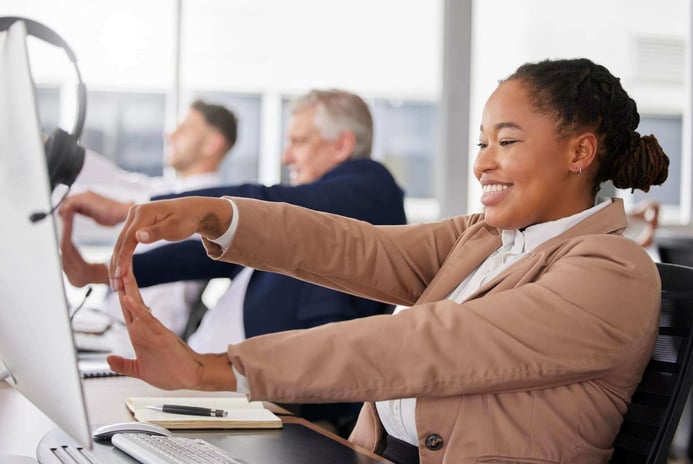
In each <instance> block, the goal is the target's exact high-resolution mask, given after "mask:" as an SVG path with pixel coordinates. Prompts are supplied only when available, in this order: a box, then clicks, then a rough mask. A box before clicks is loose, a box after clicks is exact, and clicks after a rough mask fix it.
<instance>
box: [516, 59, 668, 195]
mask: <svg viewBox="0 0 693 464" xmlns="http://www.w3.org/2000/svg"><path fill="white" fill-rule="evenodd" d="M506 80H519V81H521V82H523V83H524V84H525V85H527V87H528V89H529V95H530V99H531V100H532V102H533V105H534V106H535V109H536V110H538V111H539V112H540V113H542V114H546V115H550V116H551V117H555V118H556V119H557V120H558V121H559V122H558V131H559V134H561V135H569V134H573V133H576V132H578V131H585V130H588V131H593V132H594V133H595V135H596V136H597V138H598V140H599V148H598V150H597V163H598V165H597V172H596V175H595V178H594V184H593V186H592V190H593V193H594V194H596V193H597V191H598V190H599V186H600V184H601V183H602V182H605V181H608V180H611V181H612V182H613V184H614V186H616V187H617V188H630V189H632V190H634V189H636V188H637V189H640V190H642V191H644V192H647V191H648V190H649V189H650V186H652V185H661V184H662V183H663V182H664V181H665V180H666V178H667V174H668V170H669V158H668V157H667V155H666V154H665V153H664V151H663V150H662V147H661V146H660V145H659V142H658V141H657V139H656V138H655V136H654V135H646V136H641V135H640V134H639V133H638V132H637V131H636V129H637V127H638V124H639V123H640V115H639V114H638V109H637V105H636V104H635V101H634V100H633V99H632V98H630V97H629V96H628V94H627V93H626V91H625V90H624V89H623V87H622V86H621V82H620V80H619V78H617V77H614V76H613V75H612V74H611V73H610V72H609V70H607V69H606V68H605V67H604V66H602V65H599V64H595V63H593V62H592V61H590V60H588V59H586V58H581V59H570V60H545V61H541V62H538V63H527V64H524V65H522V66H520V67H519V68H518V69H517V71H515V72H514V73H513V74H512V75H511V76H510V77H508V78H507V79H506Z"/></svg>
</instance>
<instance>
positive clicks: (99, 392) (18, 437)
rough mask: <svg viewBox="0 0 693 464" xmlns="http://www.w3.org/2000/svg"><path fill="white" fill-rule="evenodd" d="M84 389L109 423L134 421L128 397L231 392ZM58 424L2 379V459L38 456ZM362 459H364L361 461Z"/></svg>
mask: <svg viewBox="0 0 693 464" xmlns="http://www.w3.org/2000/svg"><path fill="white" fill-rule="evenodd" d="M84 392H85V397H86V403H87V411H88V415H89V420H90V421H91V423H92V426H93V425H94V424H106V423H112V422H122V421H130V420H133V417H132V415H131V414H130V412H129V410H128V409H127V407H126V406H125V399H126V398H127V397H129V396H228V395H229V394H233V393H229V392H198V391H189V390H175V391H166V390H160V389H158V388H155V387H152V386H151V385H148V384H146V383H145V382H142V381H140V380H137V379H133V378H129V377H103V378H92V379H86V380H84ZM265 406H266V407H267V408H268V409H270V410H272V411H273V412H275V413H276V414H280V415H282V416H281V417H282V420H283V421H284V423H285V424H286V423H298V424H301V425H303V426H305V427H307V428H310V429H313V430H315V431H318V432H319V433H320V434H322V435H325V436H327V437H329V438H330V439H332V440H334V441H336V442H338V443H341V444H344V445H346V446H348V447H349V448H351V449H353V450H356V451H357V452H358V453H359V454H361V455H363V456H362V457H363V458H364V459H365V461H367V462H373V461H376V462H389V461H387V460H385V459H383V458H381V457H380V456H376V455H374V454H373V453H370V452H368V451H366V450H364V449H362V448H359V447H356V446H354V445H352V444H351V443H349V442H347V441H346V440H344V439H343V438H341V437H339V436H337V435H334V434H332V433H330V432H327V431H325V430H324V429H321V428H320V427H317V426H315V425H314V424H311V423H310V422H308V421H305V420H304V419H301V418H297V417H292V416H290V415H284V414H287V413H288V411H286V410H285V409H283V408H280V407H278V406H277V405H275V404H272V403H265ZM54 429H56V425H55V424H54V423H53V421H51V420H50V419H48V418H47V417H46V416H45V415H44V414H43V413H42V412H41V411H39V410H38V409H37V408H36V407H35V406H34V405H33V404H31V403H30V402H29V401H28V400H27V399H26V398H24V396H22V395H21V394H20V393H19V392H17V391H16V390H15V389H14V388H13V387H12V386H11V385H10V384H8V383H7V382H0V462H2V463H4V462H5V460H3V456H5V457H7V456H8V455H12V456H28V457H32V458H33V457H35V456H36V447H37V445H38V443H39V441H40V440H41V439H42V438H43V437H44V435H45V434H46V433H48V432H50V431H51V430H54ZM359 462H361V461H360V460H359Z"/></svg>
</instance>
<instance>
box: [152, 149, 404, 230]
mask: <svg viewBox="0 0 693 464" xmlns="http://www.w3.org/2000/svg"><path fill="white" fill-rule="evenodd" d="M191 195H198V196H212V197H221V196H232V197H243V198H253V199H256V200H264V201H270V202H283V203H290V204H292V205H298V206H302V207H304V208H309V209H312V210H316V211H325V212H328V213H334V214H339V215H342V216H347V217H352V218H356V219H360V220H362V221H367V222H370V223H372V224H406V222H407V221H406V215H405V212H404V203H403V197H404V192H402V190H401V189H400V188H399V187H398V186H397V184H396V183H395V180H394V179H393V178H392V175H391V174H390V173H389V171H387V169H385V167H384V166H382V165H381V164H380V163H377V162H375V161H373V160H370V159H362V160H350V161H347V162H344V163H342V165H340V166H338V167H336V168H335V169H334V170H332V171H330V172H329V173H327V174H326V175H325V176H324V177H322V178H321V179H319V180H317V181H315V182H311V183H308V184H303V185H295V186H290V185H272V186H265V185H257V184H243V185H230V186H224V187H217V188H209V189H202V190H195V191H191V192H185V193H180V194H171V195H162V196H158V197H153V198H152V199H155V200H158V199H167V198H178V197H181V196H191Z"/></svg>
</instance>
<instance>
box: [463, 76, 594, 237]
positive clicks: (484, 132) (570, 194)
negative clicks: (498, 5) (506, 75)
mask: <svg viewBox="0 0 693 464" xmlns="http://www.w3.org/2000/svg"><path fill="white" fill-rule="evenodd" d="M574 147H575V140H574V138H572V137H570V136H568V137H559V134H558V131H557V127H556V121H554V120H553V119H551V116H549V115H543V114H539V113H538V112H536V110H535V109H533V107H532V105H531V104H530V99H529V94H528V92H527V88H526V86H525V84H524V83H522V82H521V81H518V80H510V81H506V82H504V83H502V84H501V85H500V86H499V87H498V88H497V89H496V91H495V92H494V93H493V94H492V95H491V96H490V97H489V99H488V101H487V102H486V105H485V107H484V112H483V115H482V123H481V133H480V135H479V152H478V154H477V157H476V161H475V162H474V174H475V175H476V177H477V179H479V182H481V186H482V195H481V203H482V204H483V205H484V206H485V211H486V212H485V217H486V220H487V222H488V223H489V224H490V225H492V226H494V227H498V228H501V229H521V228H524V227H527V226H530V225H533V224H539V223H542V222H547V221H553V220H556V219H560V218H562V217H566V216H570V215H572V214H575V213H577V212H579V211H582V210H584V209H585V208H587V207H589V206H590V205H589V204H585V199H586V198H589V196H586V195H585V184H584V182H578V181H577V179H576V178H577V177H578V176H577V174H575V173H573V172H571V169H572V170H574V169H575V163H574V160H575V156H574V149H575V148H574ZM588 202H589V200H588Z"/></svg>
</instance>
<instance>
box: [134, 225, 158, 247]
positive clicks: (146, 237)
mask: <svg viewBox="0 0 693 464" xmlns="http://www.w3.org/2000/svg"><path fill="white" fill-rule="evenodd" d="M152 229H154V228H153V227H144V228H142V229H139V230H138V231H137V232H135V237H136V238H137V241H138V242H140V243H152V242H155V241H156V240H158V239H157V238H154V237H155V236H156V235H155V232H156V231H153V230H152Z"/></svg>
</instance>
